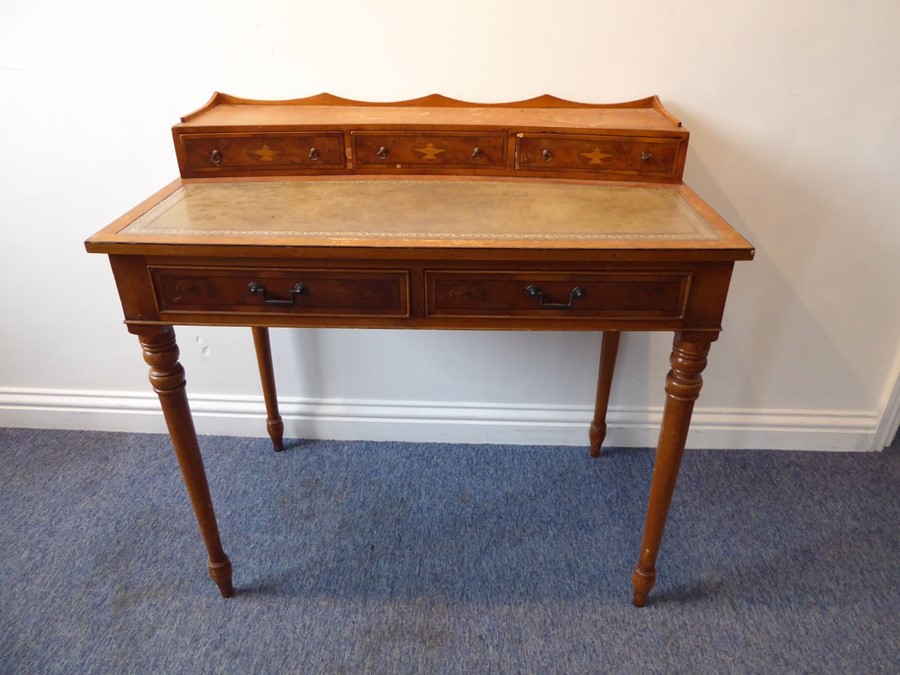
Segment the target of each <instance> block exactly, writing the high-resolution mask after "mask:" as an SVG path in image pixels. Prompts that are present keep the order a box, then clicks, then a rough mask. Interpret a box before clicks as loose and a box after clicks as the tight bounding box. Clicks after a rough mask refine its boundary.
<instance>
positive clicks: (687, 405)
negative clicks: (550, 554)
mask: <svg viewBox="0 0 900 675" xmlns="http://www.w3.org/2000/svg"><path fill="white" fill-rule="evenodd" d="M713 339H714V338H713ZM709 343H710V338H709V337H707V336H704V335H700V336H699V337H698V336H696V335H694V336H688V335H686V334H679V333H676V335H675V342H674V345H673V347H672V356H671V357H670V358H669V362H670V363H671V364H672V369H671V370H670V371H669V374H668V376H667V377H666V406H665V410H664V411H663V420H662V427H661V428H660V431H659V444H658V445H657V447H656V463H655V464H654V466H653V480H652V482H651V484H650V500H649V503H648V505H647V522H646V525H645V526H644V539H643V542H642V543H641V554H640V557H639V559H638V563H637V566H636V567H635V568H634V573H633V574H632V576H631V580H632V583H633V585H634V599H633V602H634V604H635V605H636V606H637V607H643V606H644V604H645V603H646V602H647V594H648V593H649V592H650V589H651V588H653V585H654V584H655V583H656V557H657V555H658V553H659V544H660V542H661V541H662V536H663V530H664V529H665V526H666V517H667V516H668V514H669V505H670V504H671V502H672V493H673V492H674V491H675V481H676V479H677V478H678V469H679V467H680V466H681V457H682V455H683V454H684V444H685V441H686V440H687V434H688V428H689V427H690V424H691V413H692V412H693V410H694V401H696V400H697V397H698V396H699V395H700V388H701V387H702V385H703V378H702V377H701V373H702V372H703V369H704V368H705V367H706V356H707V354H708V353H709Z"/></svg>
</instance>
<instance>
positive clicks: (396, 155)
mask: <svg viewBox="0 0 900 675" xmlns="http://www.w3.org/2000/svg"><path fill="white" fill-rule="evenodd" d="M352 135H353V156H354V158H355V163H356V164H357V165H358V166H365V167H368V166H390V167H394V168H397V167H398V166H399V167H405V166H406V167H429V166H434V167H447V168H451V167H453V168H459V167H466V168H472V169H477V168H494V169H496V168H503V167H504V166H505V165H506V134H502V133H452V132H446V133H429V132H424V133H420V132H403V131H398V132H391V133H384V132H369V131H354V132H353V134H352Z"/></svg>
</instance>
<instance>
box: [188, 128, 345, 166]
mask: <svg viewBox="0 0 900 675" xmlns="http://www.w3.org/2000/svg"><path fill="white" fill-rule="evenodd" d="M181 144H182V147H183V149H184V156H185V158H186V160H187V167H188V169H189V170H191V171H201V172H217V171H220V172H226V171H235V170H241V171H245V170H248V169H250V170H254V171H255V170H258V171H270V170H273V169H274V170H285V169H315V168H317V167H331V168H337V167H343V166H344V165H345V161H344V153H343V145H344V141H343V134H341V133H322V134H315V133H283V134H186V135H183V136H181Z"/></svg>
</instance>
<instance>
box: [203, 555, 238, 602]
mask: <svg viewBox="0 0 900 675" xmlns="http://www.w3.org/2000/svg"><path fill="white" fill-rule="evenodd" d="M207 567H208V568H209V576H210V578H211V579H212V580H213V581H215V582H216V586H218V587H219V593H221V594H222V597H223V598H230V597H231V596H233V595H234V586H232V585H231V561H230V560H229V559H228V556H227V555H226V556H225V558H224V560H220V561H219V562H217V563H214V562H213V561H211V560H210V561H209V562H208V563H207Z"/></svg>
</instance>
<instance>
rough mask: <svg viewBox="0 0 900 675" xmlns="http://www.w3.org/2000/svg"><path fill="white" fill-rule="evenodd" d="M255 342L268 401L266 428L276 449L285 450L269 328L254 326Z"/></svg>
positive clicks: (261, 378) (265, 396)
mask: <svg viewBox="0 0 900 675" xmlns="http://www.w3.org/2000/svg"><path fill="white" fill-rule="evenodd" d="M252 330H253V344H254V345H255V347H256V362H257V364H258V365H259V379H260V380H262V390H263V398H264V399H265V401H266V430H267V431H268V432H269V437H270V438H271V439H272V445H273V446H274V447H275V450H276V451H281V450H284V422H282V421H281V415H280V414H279V412H278V396H277V394H276V393H275V369H274V368H273V367H272V346H271V344H270V343H269V329H268V328H253V329H252Z"/></svg>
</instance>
